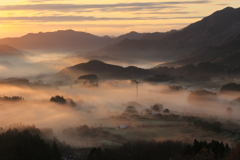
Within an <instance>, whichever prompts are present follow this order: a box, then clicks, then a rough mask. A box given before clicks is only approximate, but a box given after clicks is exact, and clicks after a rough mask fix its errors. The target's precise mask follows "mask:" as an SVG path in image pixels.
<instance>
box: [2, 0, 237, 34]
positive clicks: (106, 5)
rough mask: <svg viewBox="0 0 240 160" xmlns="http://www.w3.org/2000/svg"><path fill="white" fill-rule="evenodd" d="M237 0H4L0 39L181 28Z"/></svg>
mask: <svg viewBox="0 0 240 160" xmlns="http://www.w3.org/2000/svg"><path fill="white" fill-rule="evenodd" d="M227 6H231V7H234V8H238V7H239V6H240V2H239V1H238V0H228V1H225V0H221V1H219V0H218V1H217V0H164V1H162V0H161V1H159V0H152V1H146V0H114V1H109V0H99V1H93V0H88V1H82V0H81V1H79V0H71V1H69V0H25V1H22V0H8V1H1V2H0V23H1V30H0V38H3V37H12V36H13V37H15V36H22V35H24V34H27V33H29V32H40V31H41V32H46V31H56V30H62V29H73V30H77V31H86V30H87V31H88V32H90V33H93V34H96V35H101V36H102V35H106V34H108V35H116V36H117V35H120V34H124V33H126V32H130V31H133V30H134V31H137V32H164V31H168V30H171V29H181V28H183V27H186V26H187V25H188V24H190V23H193V22H195V21H198V20H200V19H201V18H203V17H205V16H208V15H209V14H211V13H213V12H215V11H216V10H221V9H223V8H225V7H227Z"/></svg>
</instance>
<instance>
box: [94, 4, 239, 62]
mask: <svg viewBox="0 0 240 160" xmlns="http://www.w3.org/2000/svg"><path fill="white" fill-rule="evenodd" d="M238 33H240V8H237V9H234V8H231V7H227V8H225V9H223V10H220V11H217V12H214V13H213V14H211V15H210V16H207V17H205V18H203V19H202V20H200V21H198V22H195V23H192V24H190V25H189V26H187V27H186V28H184V29H182V30H179V31H175V32H171V33H169V34H164V35H163V36H160V37H161V38H157V39H156V38H155V39H141V40H123V41H121V42H119V43H116V44H112V45H110V46H107V47H104V48H102V49H100V50H98V51H94V52H91V53H90V55H92V56H94V55H95V56H96V55H97V56H102V57H104V56H105V57H106V56H111V57H115V58H126V59H127V58H128V57H126V56H127V55H129V57H130V58H132V59H133V58H136V59H149V60H150V61H152V60H155V61H173V60H177V59H182V58H183V57H184V56H185V55H186V54H188V53H190V52H192V51H194V50H196V49H199V48H202V47H206V46H209V45H217V44H219V43H220V42H222V41H223V40H224V39H226V38H227V37H229V36H233V35H236V34H238ZM146 36H147V35H146ZM148 36H149V35H148Z"/></svg>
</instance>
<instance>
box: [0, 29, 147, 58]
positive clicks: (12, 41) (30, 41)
mask: <svg viewBox="0 0 240 160" xmlns="http://www.w3.org/2000/svg"><path fill="white" fill-rule="evenodd" d="M144 35H146V33H137V32H130V33H127V34H124V35H121V36H119V37H116V38H111V37H109V36H103V37H100V36H95V35H93V34H90V33H85V32H78V31H73V30H59V31H56V32H46V33H42V32H39V33H29V34H27V35H25V36H22V37H18V38H3V39H0V44H4V45H10V46H13V47H15V48H18V49H21V50H26V51H32V52H33V51H44V52H70V53H72V52H76V51H89V50H97V49H100V48H102V47H104V46H106V45H109V44H113V43H116V42H120V41H122V40H123V39H141V38H142V37H143V36H144Z"/></svg>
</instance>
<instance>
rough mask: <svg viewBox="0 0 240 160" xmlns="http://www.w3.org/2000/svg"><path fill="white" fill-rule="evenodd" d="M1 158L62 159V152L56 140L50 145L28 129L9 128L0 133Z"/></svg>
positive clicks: (8, 159)
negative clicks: (20, 130) (21, 130)
mask: <svg viewBox="0 0 240 160" xmlns="http://www.w3.org/2000/svg"><path fill="white" fill-rule="evenodd" d="M0 159H1V160H61V154H60V151H59V149H58V146H57V144H56V143H55V142H53V143H52V144H51V145H50V144H49V143H46V142H45V141H44V140H43V139H41V138H40V137H39V135H32V134H30V133H29V131H27V130H25V131H23V132H19V131H18V130H17V129H9V130H8V131H6V132H4V133H2V134H0Z"/></svg>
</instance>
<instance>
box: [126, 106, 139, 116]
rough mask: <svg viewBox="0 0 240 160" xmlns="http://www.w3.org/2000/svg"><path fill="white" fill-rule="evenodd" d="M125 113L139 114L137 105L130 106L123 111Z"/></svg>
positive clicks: (129, 114)
mask: <svg viewBox="0 0 240 160" xmlns="http://www.w3.org/2000/svg"><path fill="white" fill-rule="evenodd" d="M123 114H125V115H128V116H134V115H138V111H137V110H136V108H135V107H133V106H128V107H127V108H126V109H125V111H124V112H123Z"/></svg>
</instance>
